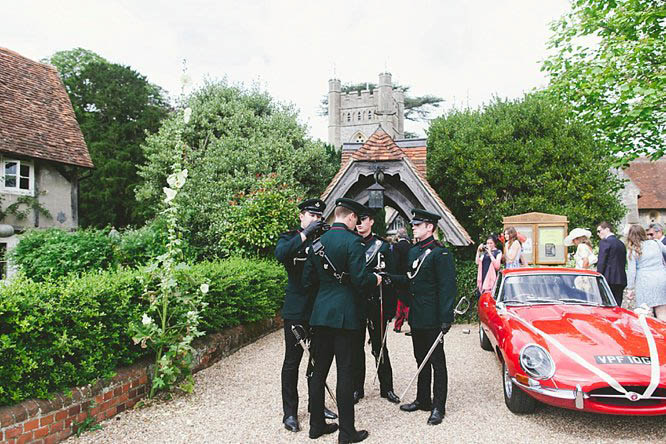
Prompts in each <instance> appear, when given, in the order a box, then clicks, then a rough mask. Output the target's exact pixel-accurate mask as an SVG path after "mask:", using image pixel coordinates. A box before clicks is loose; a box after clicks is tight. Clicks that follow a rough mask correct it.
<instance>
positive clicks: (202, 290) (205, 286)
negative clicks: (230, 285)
mask: <svg viewBox="0 0 666 444" xmlns="http://www.w3.org/2000/svg"><path fill="white" fill-rule="evenodd" d="M208 288H209V287H208V284H201V286H200V287H199V290H201V292H202V293H203V294H206V293H208Z"/></svg>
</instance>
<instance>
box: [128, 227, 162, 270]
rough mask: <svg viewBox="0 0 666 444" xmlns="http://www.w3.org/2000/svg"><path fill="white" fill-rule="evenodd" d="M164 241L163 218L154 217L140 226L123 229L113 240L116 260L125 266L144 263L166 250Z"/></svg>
mask: <svg viewBox="0 0 666 444" xmlns="http://www.w3.org/2000/svg"><path fill="white" fill-rule="evenodd" d="M166 243H167V231H166V224H165V222H164V219H156V220H154V221H152V222H150V223H148V224H147V225H145V226H143V227H141V228H136V229H131V228H130V229H127V230H123V231H122V232H121V233H120V235H119V236H118V237H117V238H116V241H115V247H116V249H115V256H116V261H117V263H118V264H120V265H123V266H127V267H136V266H141V265H146V264H147V263H148V262H150V261H151V260H152V259H154V258H156V257H157V256H159V255H161V254H164V253H165V252H166V247H165V245H166Z"/></svg>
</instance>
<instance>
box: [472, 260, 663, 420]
mask: <svg viewBox="0 0 666 444" xmlns="http://www.w3.org/2000/svg"><path fill="white" fill-rule="evenodd" d="M479 339H480V342H481V348H483V349H484V350H488V351H493V352H495V353H496V355H497V357H498V358H499V361H500V364H501V367H502V381H503V386H504V400H505V402H506V405H507V407H508V408H509V410H511V411H512V412H514V413H530V412H532V411H534V409H535V407H536V405H537V401H540V402H543V403H545V404H550V405H553V406H557V407H564V408H568V409H575V410H585V411H590V412H597V413H608V414H615V415H664V414H666V323H663V322H660V321H658V320H656V319H653V318H650V317H647V318H646V317H645V316H643V315H638V314H636V313H634V312H632V311H629V310H625V309H623V308H620V307H618V306H617V305H616V304H615V300H614V299H613V296H612V294H611V292H610V289H609V287H608V284H607V283H606V280H605V279H604V277H603V276H602V275H600V274H599V273H596V272H594V271H587V270H577V269H571V268H524V269H520V268H519V269H511V270H504V271H502V272H501V273H500V274H499V275H498V280H497V283H496V284H495V288H494V289H493V291H492V292H486V293H484V294H482V295H481V297H480V299H479Z"/></svg>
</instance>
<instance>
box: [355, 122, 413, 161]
mask: <svg viewBox="0 0 666 444" xmlns="http://www.w3.org/2000/svg"><path fill="white" fill-rule="evenodd" d="M404 156H405V154H404V153H403V152H402V150H401V149H400V148H398V145H396V144H395V142H394V141H393V139H392V138H391V136H389V135H388V134H386V131H384V130H383V129H382V127H381V126H380V127H379V128H377V130H376V131H375V132H374V133H372V135H371V136H370V137H369V138H368V140H366V141H365V143H364V144H363V146H362V147H361V148H360V149H358V150H357V151H355V152H354V153H353V154H352V155H351V157H352V159H354V160H365V161H382V160H400V159H402V158H403V157H404Z"/></svg>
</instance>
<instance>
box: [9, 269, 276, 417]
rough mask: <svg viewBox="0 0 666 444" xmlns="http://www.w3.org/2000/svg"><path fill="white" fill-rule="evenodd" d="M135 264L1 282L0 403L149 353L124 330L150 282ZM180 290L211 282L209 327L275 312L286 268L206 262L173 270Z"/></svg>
mask: <svg viewBox="0 0 666 444" xmlns="http://www.w3.org/2000/svg"><path fill="white" fill-rule="evenodd" d="M147 277H148V274H146V273H145V272H143V271H141V270H130V269H120V270H108V271H105V272H90V273H84V274H82V275H81V276H75V275H70V276H67V277H65V278H61V279H58V280H54V279H47V280H45V281H42V282H36V281H34V280H31V279H29V278H27V277H25V276H23V275H21V274H19V275H18V276H16V278H15V279H13V280H12V281H11V282H10V283H9V284H7V285H6V286H4V287H0V356H1V359H0V381H2V384H0V405H8V404H14V403H18V402H20V401H22V400H24V399H29V398H35V397H38V398H46V397H48V394H49V393H51V392H54V391H57V390H62V389H65V388H68V387H71V386H78V385H84V384H88V383H91V382H93V381H95V380H96V379H98V378H107V377H110V376H112V375H113V373H114V370H115V369H116V368H117V367H119V366H123V365H128V364H130V363H132V362H135V361H136V360H137V359H139V358H140V357H142V356H146V355H148V351H147V350H146V349H142V348H140V347H139V346H135V345H133V343H132V339H131V337H130V334H129V324H130V322H132V321H139V322H141V315H142V313H144V312H145V310H146V308H147V306H148V301H146V300H144V298H143V296H142V295H143V294H144V290H145V289H146V288H148V289H151V288H152V289H154V288H157V285H158V284H159V283H158V282H157V281H156V280H155V281H150V282H148V280H147ZM178 281H179V288H182V289H183V291H198V290H199V283H200V282H208V283H209V291H208V293H207V295H206V302H207V303H208V306H207V307H206V308H205V309H204V310H203V312H202V323H201V327H202V328H203V329H205V330H206V331H207V332H213V331H217V330H220V329H223V328H225V327H231V326H235V325H239V324H243V323H248V322H253V321H257V320H261V319H265V318H268V317H271V316H274V315H275V313H276V311H277V309H278V308H279V307H280V304H281V302H282V296H283V291H284V286H285V285H286V273H285V272H284V269H283V268H282V267H281V266H280V265H279V264H277V263H275V262H270V261H267V260H256V259H237V258H232V259H227V260H224V261H219V262H205V263H200V264H197V265H194V266H192V267H190V268H189V270H188V271H187V274H186V275H184V274H183V273H181V275H179V276H178Z"/></svg>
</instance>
